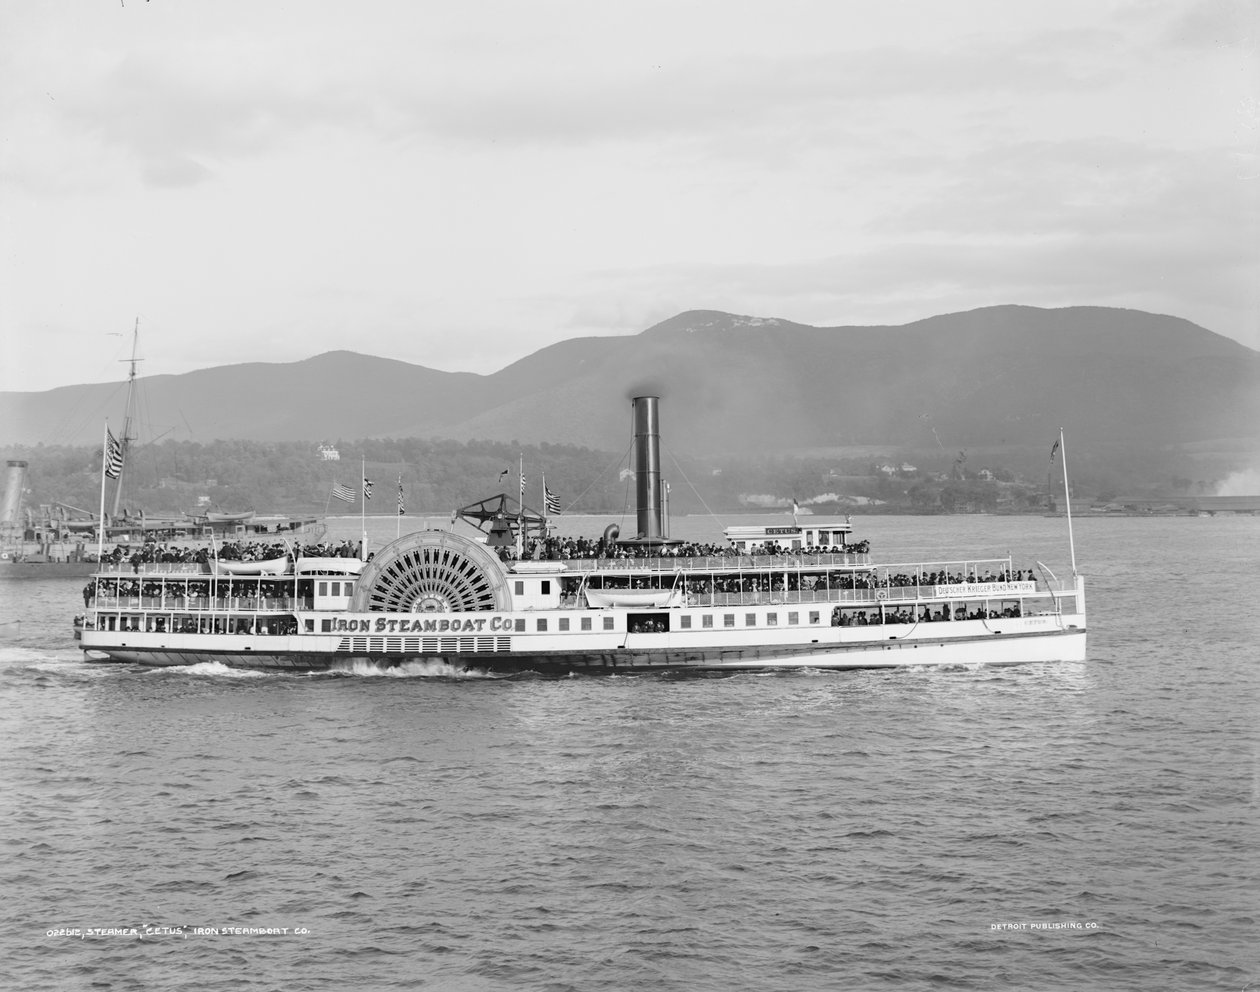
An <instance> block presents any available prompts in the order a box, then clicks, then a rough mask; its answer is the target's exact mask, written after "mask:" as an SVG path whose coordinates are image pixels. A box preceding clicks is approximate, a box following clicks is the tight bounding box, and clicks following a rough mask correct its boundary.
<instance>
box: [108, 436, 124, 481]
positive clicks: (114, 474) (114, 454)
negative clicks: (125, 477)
mask: <svg viewBox="0 0 1260 992" xmlns="http://www.w3.org/2000/svg"><path fill="white" fill-rule="evenodd" d="M122 469H123V450H122V445H121V444H119V443H118V438H116V437H114V432H113V431H111V430H110V429H109V427H108V426H106V428H105V474H106V475H107V476H109V477H110V478H111V479H117V478H118V477H119V476H121V475H122Z"/></svg>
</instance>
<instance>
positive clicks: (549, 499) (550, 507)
mask: <svg viewBox="0 0 1260 992" xmlns="http://www.w3.org/2000/svg"><path fill="white" fill-rule="evenodd" d="M543 506H544V507H545V508H546V512H547V513H559V512H560V497H559V496H557V495H556V494H555V493H553V492H552V491H551V490H550V489H548V488H547V480H546V479H543Z"/></svg>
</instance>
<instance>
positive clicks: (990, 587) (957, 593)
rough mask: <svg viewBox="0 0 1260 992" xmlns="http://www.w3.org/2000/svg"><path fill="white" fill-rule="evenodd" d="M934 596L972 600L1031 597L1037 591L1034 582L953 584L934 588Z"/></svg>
mask: <svg viewBox="0 0 1260 992" xmlns="http://www.w3.org/2000/svg"><path fill="white" fill-rule="evenodd" d="M933 588H934V589H935V593H934V595H936V596H941V597H947V598H950V599H954V598H972V597H980V596H1013V595H1018V594H1024V595H1031V594H1033V593H1035V592H1036V591H1037V583H1035V582H953V583H950V584H949V585H945V586H934V587H933Z"/></svg>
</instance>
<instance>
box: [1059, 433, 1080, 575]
mask: <svg viewBox="0 0 1260 992" xmlns="http://www.w3.org/2000/svg"><path fill="white" fill-rule="evenodd" d="M1059 451H1060V453H1061V454H1062V456H1063V506H1064V508H1065V509H1066V510H1067V525H1068V553H1069V554H1070V555H1071V556H1072V577H1073V578H1075V577H1076V541H1075V540H1073V538H1072V497H1071V496H1070V495H1069V493H1068V474H1067V445H1065V444H1064V443H1063V428H1062V427H1060V428H1059Z"/></svg>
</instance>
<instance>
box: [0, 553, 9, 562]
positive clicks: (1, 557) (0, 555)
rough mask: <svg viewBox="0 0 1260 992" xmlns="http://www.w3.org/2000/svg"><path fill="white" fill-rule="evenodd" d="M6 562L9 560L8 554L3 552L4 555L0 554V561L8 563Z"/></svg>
mask: <svg viewBox="0 0 1260 992" xmlns="http://www.w3.org/2000/svg"><path fill="white" fill-rule="evenodd" d="M8 560H9V552H7V551H5V552H4V553H2V554H0V561H8Z"/></svg>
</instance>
